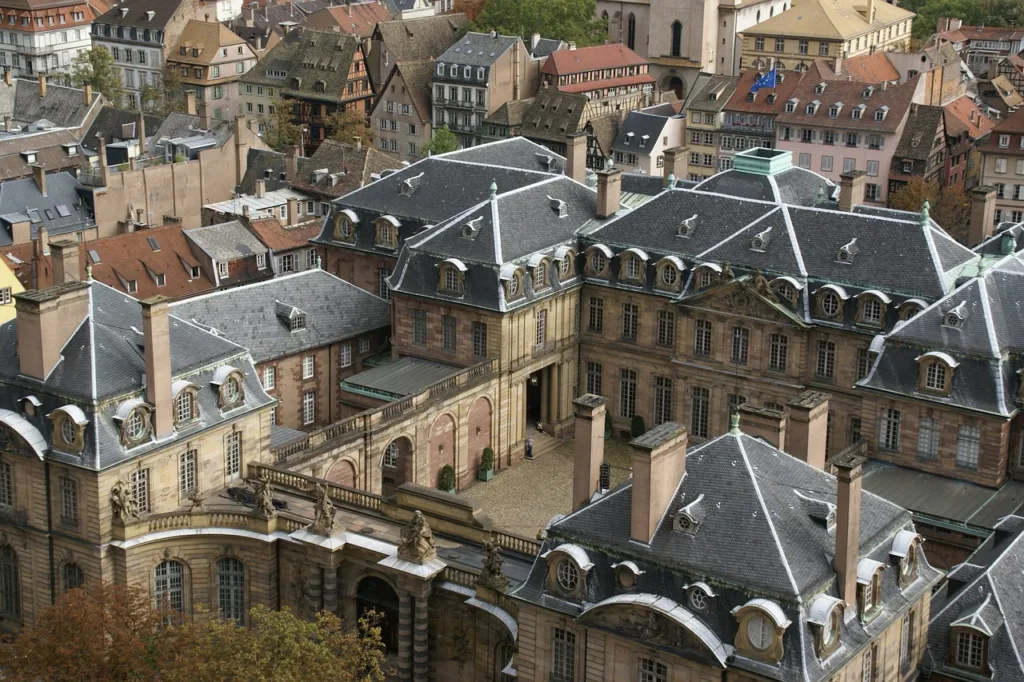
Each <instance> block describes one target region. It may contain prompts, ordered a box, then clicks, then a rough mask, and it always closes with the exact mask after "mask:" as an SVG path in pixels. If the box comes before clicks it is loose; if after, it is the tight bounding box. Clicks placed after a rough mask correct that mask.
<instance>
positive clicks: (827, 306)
mask: <svg viewBox="0 0 1024 682" xmlns="http://www.w3.org/2000/svg"><path fill="white" fill-rule="evenodd" d="M821 311H822V312H823V313H825V314H826V315H828V316H829V317H832V316H833V315H835V314H836V313H838V312H839V297H838V296H836V295H835V294H833V293H832V292H831V291H830V292H828V293H826V294H825V295H824V296H822V297H821Z"/></svg>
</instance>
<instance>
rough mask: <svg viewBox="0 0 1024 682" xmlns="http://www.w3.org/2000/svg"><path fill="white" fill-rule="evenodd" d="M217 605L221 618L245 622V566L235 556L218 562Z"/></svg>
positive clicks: (240, 623) (242, 623) (239, 622)
mask: <svg viewBox="0 0 1024 682" xmlns="http://www.w3.org/2000/svg"><path fill="white" fill-rule="evenodd" d="M217 605H218V607H219V608H220V617H221V618H223V619H224V620H233V621H235V622H236V623H237V624H239V625H244V624H245V566H244V565H242V562H241V561H239V560H238V559H235V558H234V557H224V558H223V559H220V560H219V561H218V562H217Z"/></svg>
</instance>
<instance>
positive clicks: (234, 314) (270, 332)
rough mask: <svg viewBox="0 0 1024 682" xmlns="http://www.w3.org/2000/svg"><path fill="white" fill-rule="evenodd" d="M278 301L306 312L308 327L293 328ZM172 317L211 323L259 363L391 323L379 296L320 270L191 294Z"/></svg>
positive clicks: (389, 315)
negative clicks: (296, 329) (208, 292)
mask: <svg viewBox="0 0 1024 682" xmlns="http://www.w3.org/2000/svg"><path fill="white" fill-rule="evenodd" d="M280 304H283V305H284V306H289V307H292V308H297V309H299V310H300V311H302V312H303V313H305V315H306V328H305V329H304V330H303V331H299V332H293V331H291V326H290V322H289V320H288V319H285V318H283V317H282V316H281V315H280V313H279V307H280ZM171 313H172V314H173V315H175V316H176V317H180V318H181V319H183V320H188V321H190V322H196V323H199V324H200V325H202V326H204V327H212V328H213V329H215V330H216V333H217V334H218V335H220V336H223V337H225V338H228V339H230V340H231V341H233V342H234V343H236V344H238V345H239V346H242V347H244V348H247V349H248V350H249V353H250V354H251V355H252V357H253V360H254V361H255V362H257V363H261V362H266V361H268V360H273V359H275V358H282V357H286V356H289V355H295V354H297V353H301V352H303V351H306V350H309V349H312V348H320V347H322V346H328V345H330V344H332V343H337V342H339V341H344V340H345V339H350V338H353V337H356V336H360V335H362V334H366V333H368V332H372V331H375V330H382V329H385V328H387V327H389V326H390V324H391V307H390V305H389V304H388V303H387V301H384V300H383V299H380V298H377V297H376V296H374V295H373V294H371V293H369V292H367V291H364V290H362V289H360V288H359V287H357V286H355V285H353V284H349V283H348V282H346V281H344V280H342V279H339V278H338V277H335V276H334V275H332V274H330V273H328V272H325V271H323V270H319V269H312V270H305V271H303V272H297V273H294V274H290V275H284V276H281V277H275V278H274V279H270V280H266V281H264V282H258V283H255V284H248V285H245V286H240V287H234V288H232V289H227V290H224V291H218V292H215V293H211V294H207V295H205V296H199V297H195V298H190V299H188V300H185V301H181V302H179V303H175V304H174V305H173V306H172V307H171Z"/></svg>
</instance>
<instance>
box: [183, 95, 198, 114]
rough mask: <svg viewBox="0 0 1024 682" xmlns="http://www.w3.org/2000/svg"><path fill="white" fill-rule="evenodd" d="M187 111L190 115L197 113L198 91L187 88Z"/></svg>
mask: <svg viewBox="0 0 1024 682" xmlns="http://www.w3.org/2000/svg"><path fill="white" fill-rule="evenodd" d="M185 113H186V114H189V115H190V116H195V115H196V91H195V90H186V91H185Z"/></svg>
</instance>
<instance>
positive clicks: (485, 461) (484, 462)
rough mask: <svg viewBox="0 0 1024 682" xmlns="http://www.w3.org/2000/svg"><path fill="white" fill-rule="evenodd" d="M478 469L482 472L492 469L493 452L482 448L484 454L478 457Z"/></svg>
mask: <svg viewBox="0 0 1024 682" xmlns="http://www.w3.org/2000/svg"><path fill="white" fill-rule="evenodd" d="M480 468H481V469H483V470H484V471H490V470H491V469H493V468H494V450H491V449H490V448H484V454H483V455H482V456H481V457H480Z"/></svg>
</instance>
